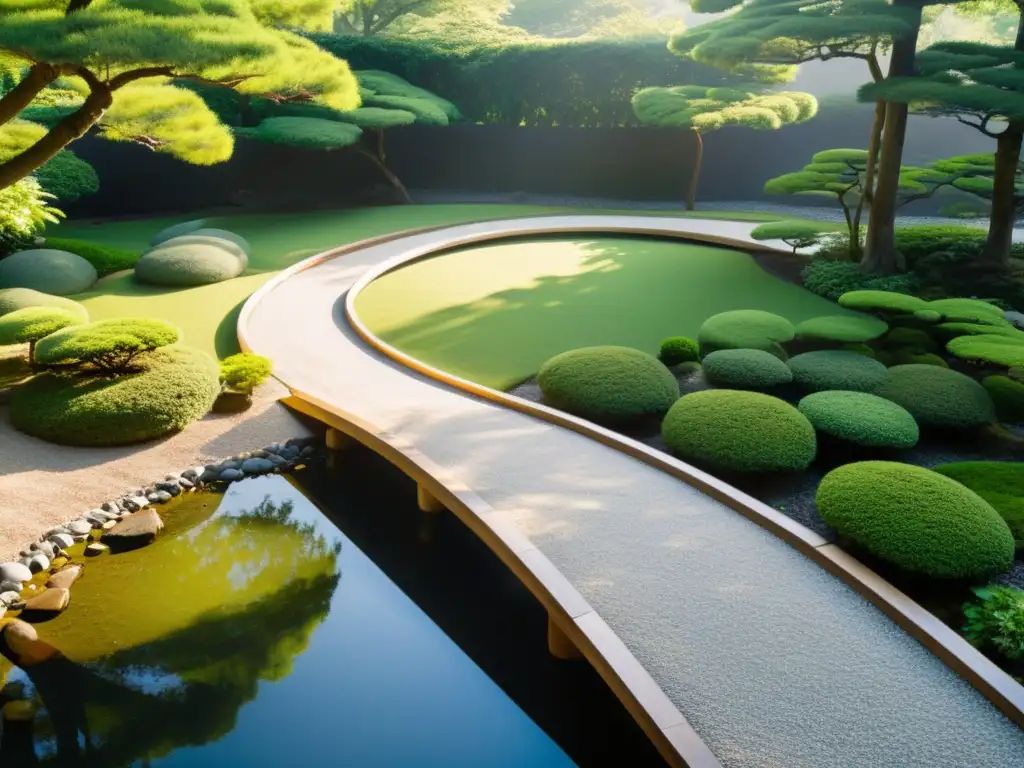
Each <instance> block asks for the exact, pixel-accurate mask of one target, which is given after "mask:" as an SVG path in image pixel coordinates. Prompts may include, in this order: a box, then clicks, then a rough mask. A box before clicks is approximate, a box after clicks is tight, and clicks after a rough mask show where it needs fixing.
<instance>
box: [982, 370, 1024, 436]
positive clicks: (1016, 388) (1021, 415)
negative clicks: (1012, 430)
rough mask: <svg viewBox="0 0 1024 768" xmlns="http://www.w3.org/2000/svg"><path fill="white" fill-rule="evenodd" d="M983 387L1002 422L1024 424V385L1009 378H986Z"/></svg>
mask: <svg viewBox="0 0 1024 768" xmlns="http://www.w3.org/2000/svg"><path fill="white" fill-rule="evenodd" d="M981 386H983V387H984V388H985V390H986V391H987V392H988V394H989V396H990V397H991V398H992V402H993V403H995V406H996V415H997V416H998V417H999V420H1000V421H1005V422H1007V423H1010V424H1019V423H1021V422H1024V384H1022V383H1021V382H1019V381H1014V380H1013V379H1011V378H1010V377H1009V376H986V377H985V378H984V379H982V380H981Z"/></svg>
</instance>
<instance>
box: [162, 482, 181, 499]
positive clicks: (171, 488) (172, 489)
mask: <svg viewBox="0 0 1024 768" xmlns="http://www.w3.org/2000/svg"><path fill="white" fill-rule="evenodd" d="M156 489H157V490H158V491H164V492H165V493H169V494H171V496H177V495H178V494H179V493H181V486H180V485H178V481H177V480H175V481H174V482H173V483H172V482H171V481H169V480H165V481H163V482H161V483H157V484H156Z"/></svg>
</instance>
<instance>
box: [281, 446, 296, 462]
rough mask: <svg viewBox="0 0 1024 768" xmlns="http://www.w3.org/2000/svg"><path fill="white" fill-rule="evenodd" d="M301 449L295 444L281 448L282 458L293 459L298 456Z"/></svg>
mask: <svg viewBox="0 0 1024 768" xmlns="http://www.w3.org/2000/svg"><path fill="white" fill-rule="evenodd" d="M299 450H300V449H299V448H296V447H295V446H294V445H289V446H288V447H287V448H284V449H282V450H281V454H280V455H281V457H282V458H285V459H288V460H289V461H291V460H292V459H295V458H298V456H299Z"/></svg>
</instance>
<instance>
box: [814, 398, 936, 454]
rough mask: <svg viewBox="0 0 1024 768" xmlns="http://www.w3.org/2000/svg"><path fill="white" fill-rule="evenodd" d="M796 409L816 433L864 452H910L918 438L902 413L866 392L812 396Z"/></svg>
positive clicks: (910, 420) (913, 423) (914, 426)
mask: <svg viewBox="0 0 1024 768" xmlns="http://www.w3.org/2000/svg"><path fill="white" fill-rule="evenodd" d="M797 409H798V410H799V411H800V413H802V414H803V415H804V416H806V417H807V420H808V421H810V422H811V424H813V425H814V428H815V429H816V430H818V431H819V432H824V433H825V434H827V435H831V436H832V437H835V438H837V439H839V440H844V441H846V442H849V443H853V444H855V445H862V446H865V447H868V448H898V449H904V448H913V447H914V446H915V445H917V441H918V438H919V437H920V430H919V429H918V426H917V422H916V421H914V417H913V416H911V415H910V413H909V412H908V411H907V410H906V409H904V408H901V407H900V406H898V405H896V403H893V402H891V401H889V400H885V399H883V398H881V397H876V396H875V395H869V394H867V393H866V392H815V393H814V394H811V395H808V396H807V397H805V398H804V399H803V400H801V401H800V403H799V404H798V405H797Z"/></svg>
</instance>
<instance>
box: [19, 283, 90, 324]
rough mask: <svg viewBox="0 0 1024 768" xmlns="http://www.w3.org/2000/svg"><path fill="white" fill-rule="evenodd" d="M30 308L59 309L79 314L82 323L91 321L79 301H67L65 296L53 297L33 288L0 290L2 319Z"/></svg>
mask: <svg viewBox="0 0 1024 768" xmlns="http://www.w3.org/2000/svg"><path fill="white" fill-rule="evenodd" d="M28 307H57V308H59V309H67V310H69V311H71V312H74V313H75V314H77V315H78V316H79V317H80V318H81V319H82V321H83V322H84V321H87V320H88V319H89V312H88V311H87V310H86V308H85V307H83V306H82V305H81V304H79V303H78V302H77V301H72V300H71V299H65V298H64V297H63V296H52V295H50V294H48V293H40V292H39V291H34V290H32V289H31V288H5V289H3V290H0V317H3V316H4V315H6V314H8V313H9V312H16V311H18V310H19V309H27V308H28Z"/></svg>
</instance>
